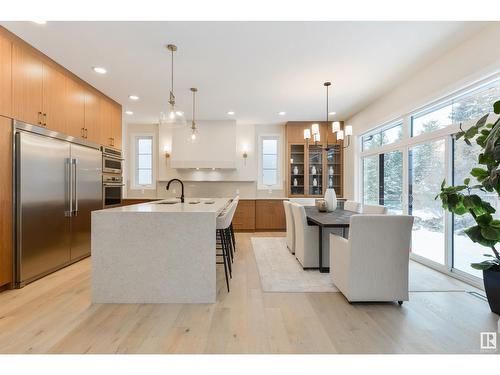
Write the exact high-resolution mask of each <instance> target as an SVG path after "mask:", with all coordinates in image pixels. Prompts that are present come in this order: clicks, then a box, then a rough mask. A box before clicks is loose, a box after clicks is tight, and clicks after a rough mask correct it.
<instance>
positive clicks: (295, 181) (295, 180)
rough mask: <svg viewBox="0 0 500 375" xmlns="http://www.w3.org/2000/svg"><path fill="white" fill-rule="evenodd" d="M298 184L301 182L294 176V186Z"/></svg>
mask: <svg viewBox="0 0 500 375" xmlns="http://www.w3.org/2000/svg"><path fill="white" fill-rule="evenodd" d="M298 184H299V183H298V182H297V179H296V178H294V179H293V186H297V185H298Z"/></svg>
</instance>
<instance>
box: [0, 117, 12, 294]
mask: <svg viewBox="0 0 500 375" xmlns="http://www.w3.org/2000/svg"><path fill="white" fill-rule="evenodd" d="M0 171H2V178H1V179H0V223H2V225H1V226H0V286H2V285H5V284H9V283H11V282H12V120H11V119H8V118H6V117H1V116H0Z"/></svg>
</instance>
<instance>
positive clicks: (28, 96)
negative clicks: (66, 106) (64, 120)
mask: <svg viewBox="0 0 500 375" xmlns="http://www.w3.org/2000/svg"><path fill="white" fill-rule="evenodd" d="M42 87H43V63H42V62H41V61H40V59H39V58H38V57H37V56H36V55H35V54H34V53H32V52H31V51H29V50H27V49H26V48H23V47H22V46H19V45H16V44H14V45H13V46H12V115H13V117H14V118H15V119H17V120H21V121H24V122H27V123H30V124H35V125H42V124H43V121H42V113H43V111H42V110H43V108H42Z"/></svg>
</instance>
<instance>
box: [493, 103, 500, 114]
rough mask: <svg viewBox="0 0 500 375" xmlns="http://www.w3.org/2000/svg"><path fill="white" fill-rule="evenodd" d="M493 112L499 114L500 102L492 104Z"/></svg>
mask: <svg viewBox="0 0 500 375" xmlns="http://www.w3.org/2000/svg"><path fill="white" fill-rule="evenodd" d="M493 112H495V113H496V114H497V115H498V114H500V100H499V101H497V102H495V103H494V104H493Z"/></svg>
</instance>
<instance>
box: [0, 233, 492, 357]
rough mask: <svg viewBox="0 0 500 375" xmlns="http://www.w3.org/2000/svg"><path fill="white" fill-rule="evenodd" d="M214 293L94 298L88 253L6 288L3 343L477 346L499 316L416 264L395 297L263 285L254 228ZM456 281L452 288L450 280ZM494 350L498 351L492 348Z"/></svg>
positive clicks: (383, 348)
mask: <svg viewBox="0 0 500 375" xmlns="http://www.w3.org/2000/svg"><path fill="white" fill-rule="evenodd" d="M257 235H258V236H270V235H282V234H276V233H275V234H269V233H262V234H253V233H252V234H248V233H246V234H237V246H238V252H237V255H236V259H235V263H234V271H233V279H232V280H231V292H230V293H229V294H228V293H227V291H226V287H225V282H224V277H223V272H222V269H218V280H217V285H218V296H217V303H215V304H213V305H211V304H192V305H187V304H186V305H181V304H179V305H92V304H91V303H90V277H91V272H90V261H89V259H85V260H83V261H81V262H79V263H77V264H75V265H72V266H70V267H67V268H65V269H63V270H61V271H59V272H56V273H54V274H52V275H49V276H47V277H45V278H44V279H42V280H39V281H37V282H34V283H32V284H30V285H28V286H26V287H25V288H23V289H21V290H13V291H7V292H4V293H1V294H0V353H478V352H481V351H480V349H479V343H480V332H482V331H496V329H497V321H498V316H497V315H495V314H493V313H491V312H490V311H489V308H488V305H487V303H486V302H484V301H483V300H481V299H479V298H477V297H474V296H472V295H471V294H470V293H467V292H465V291H462V290H472V289H473V288H470V287H467V286H466V285H465V284H462V283H460V282H458V281H455V280H452V279H450V278H448V277H447V276H444V275H442V274H440V273H437V272H435V271H432V270H429V269H428V268H426V267H423V266H419V265H416V266H415V265H414V266H413V267H412V272H418V273H419V277H420V278H421V279H422V284H423V285H422V290H432V286H433V285H434V281H436V282H439V285H441V286H444V287H446V289H452V290H456V291H453V292H427V291H423V292H422V291H420V292H414V293H411V294H410V301H409V302H406V303H405V304H404V305H403V306H402V307H399V306H398V305H397V304H352V305H351V304H349V303H347V302H346V300H345V299H344V297H343V296H342V294H340V293H263V292H262V290H261V287H260V281H259V275H258V271H257V266H256V264H255V259H254V255H253V252H252V249H251V244H250V237H251V236H257ZM448 286H452V288H448ZM490 352H491V351H490Z"/></svg>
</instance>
